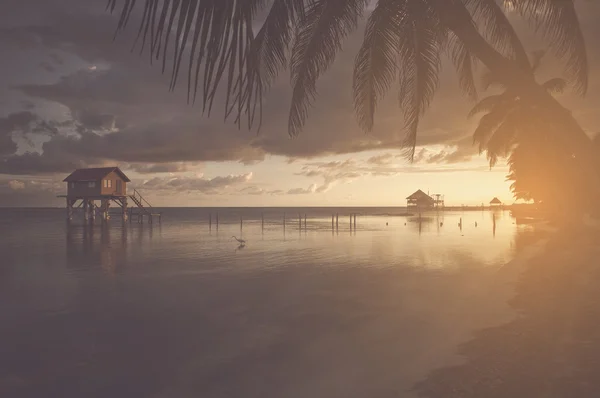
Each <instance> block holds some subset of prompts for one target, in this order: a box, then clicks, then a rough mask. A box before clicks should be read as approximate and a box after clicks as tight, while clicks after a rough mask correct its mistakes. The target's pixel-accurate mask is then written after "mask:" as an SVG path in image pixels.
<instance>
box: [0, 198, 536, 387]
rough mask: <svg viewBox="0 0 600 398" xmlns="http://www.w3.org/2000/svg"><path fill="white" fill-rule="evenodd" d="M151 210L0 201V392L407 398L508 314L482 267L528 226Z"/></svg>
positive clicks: (309, 212) (273, 211)
mask: <svg viewBox="0 0 600 398" xmlns="http://www.w3.org/2000/svg"><path fill="white" fill-rule="evenodd" d="M161 211H163V216H162V222H161V223H158V222H155V223H154V224H148V223H144V224H137V223H135V222H134V223H129V222H127V223H123V222H122V221H121V220H120V219H119V218H118V217H115V216H113V218H112V219H111V220H109V221H108V222H107V223H102V222H101V221H100V220H97V221H96V223H95V224H93V225H86V224H85V223H84V222H83V220H81V219H80V218H76V219H75V220H73V221H72V222H71V223H70V224H67V223H66V222H65V219H64V218H65V211H64V209H0V236H1V237H2V239H1V240H0V255H1V258H0V396H2V397H57V398H58V397H148V398H159V397H160V398H162V397H174V398H179V397H203V398H211V397H261V398H265V397H288V398H296V397H297V398H306V397H344V398H352V397H357V398H358V397H361V398H363V397H405V396H406V397H409V396H412V392H411V391H410V389H411V387H412V386H413V384H414V383H415V382H417V381H419V380H420V379H422V378H424V377H425V376H426V375H427V374H428V372H429V371H430V370H432V369H434V368H437V367H440V366H445V365H449V364H452V363H455V362H456V361H458V360H460V358H458V357H457V356H456V355H455V353H456V346H457V345H458V344H460V343H461V342H464V341H466V340H469V339H470V338H471V337H472V334H473V332H474V331H476V330H477V329H480V328H483V327H488V326H492V325H495V324H499V323H503V322H506V321H507V320H509V319H510V317H511V316H512V314H511V312H510V311H509V309H508V306H507V304H506V300H507V299H508V298H509V297H510V294H511V289H512V287H511V286H512V285H511V283H512V282H511V281H510V280H507V278H501V277H499V275H501V274H502V273H501V272H499V270H500V269H501V267H502V266H503V265H504V264H506V263H507V262H508V261H510V260H511V259H512V258H513V257H514V256H515V253H516V251H517V249H518V248H519V247H520V246H522V242H524V241H526V236H527V234H528V233H530V232H531V230H532V227H531V226H530V225H528V224H521V223H518V222H516V220H514V219H513V218H512V217H511V216H510V213H509V212H503V211H497V212H495V213H492V212H489V211H470V212H440V213H435V212H434V213H427V214H423V215H422V218H421V221H420V222H419V219H418V217H412V216H408V217H407V216H402V214H403V213H404V212H405V210H404V209H401V208H397V209H395V208H356V209H349V208H339V209H332V208H319V209H317V208H303V209H281V208H270V209H248V208H242V209H224V208H221V209H199V208H178V209H175V208H171V209H162V210H161ZM217 212H218V213H219V215H218V217H219V226H218V228H217V226H216V213H217ZM284 213H285V219H286V221H285V227H284ZM336 213H337V214H339V216H338V217H339V218H338V226H337V228H335V225H334V228H333V229H332V223H331V215H332V214H336ZM354 213H356V214H357V217H356V228H354V227H352V228H351V227H350V214H354ZM209 214H210V218H211V219H212V227H211V228H209V222H208V220H209ZM305 214H306V224H305V222H304V215H305ZM299 216H300V217H301V218H302V224H301V227H300V226H299V223H298V218H299ZM263 218H264V223H263V221H262V220H263ZM240 219H241V224H242V225H241V226H240ZM461 219H462V228H460V227H459V225H458V224H459V222H460V220H461ZM493 219H495V221H496V227H495V228H494V227H493ZM476 223H477V224H476ZM263 225H264V227H263ZM232 235H235V236H236V237H237V238H239V239H244V240H246V244H245V246H239V244H238V243H237V241H236V240H234V239H233V238H232Z"/></svg>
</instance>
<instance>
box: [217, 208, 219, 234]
mask: <svg viewBox="0 0 600 398" xmlns="http://www.w3.org/2000/svg"><path fill="white" fill-rule="evenodd" d="M216 217H217V231H218V230H219V212H217V214H216Z"/></svg>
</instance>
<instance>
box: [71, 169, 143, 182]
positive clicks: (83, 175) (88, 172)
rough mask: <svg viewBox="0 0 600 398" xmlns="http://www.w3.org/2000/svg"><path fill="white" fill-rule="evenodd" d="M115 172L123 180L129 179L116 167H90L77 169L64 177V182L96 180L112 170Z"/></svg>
mask: <svg viewBox="0 0 600 398" xmlns="http://www.w3.org/2000/svg"><path fill="white" fill-rule="evenodd" d="M113 171H114V172H115V173H117V174H119V175H120V176H121V178H122V179H123V181H125V182H130V181H131V180H130V179H129V178H128V177H127V176H126V175H125V173H123V172H122V171H121V169H120V168H118V167H96V168H91V169H77V170H75V171H74V172H72V173H71V174H69V176H68V177H67V178H65V179H64V180H63V181H64V182H71V181H98V180H101V179H103V178H104V177H106V176H107V175H109V174H110V173H112V172H113Z"/></svg>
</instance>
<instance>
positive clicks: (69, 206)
mask: <svg viewBox="0 0 600 398" xmlns="http://www.w3.org/2000/svg"><path fill="white" fill-rule="evenodd" d="M73 203H75V201H74V200H71V199H69V198H67V221H71V220H72V219H73Z"/></svg>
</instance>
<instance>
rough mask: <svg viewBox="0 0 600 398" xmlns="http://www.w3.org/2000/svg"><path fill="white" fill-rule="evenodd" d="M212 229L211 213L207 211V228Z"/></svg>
mask: <svg viewBox="0 0 600 398" xmlns="http://www.w3.org/2000/svg"><path fill="white" fill-rule="evenodd" d="M211 229H212V213H208V230H209V231H210V230H211Z"/></svg>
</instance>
